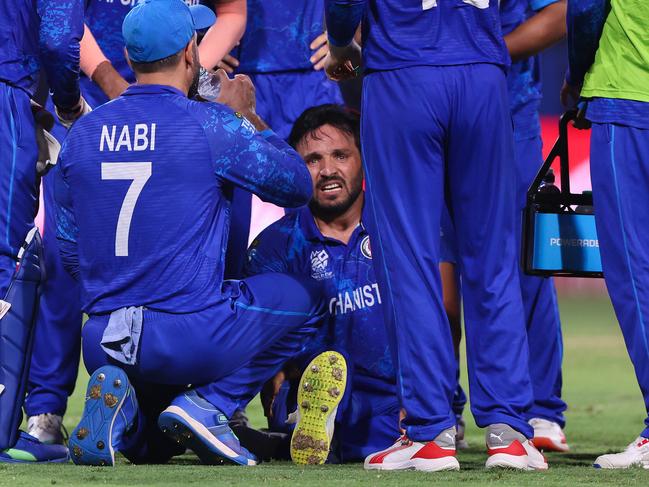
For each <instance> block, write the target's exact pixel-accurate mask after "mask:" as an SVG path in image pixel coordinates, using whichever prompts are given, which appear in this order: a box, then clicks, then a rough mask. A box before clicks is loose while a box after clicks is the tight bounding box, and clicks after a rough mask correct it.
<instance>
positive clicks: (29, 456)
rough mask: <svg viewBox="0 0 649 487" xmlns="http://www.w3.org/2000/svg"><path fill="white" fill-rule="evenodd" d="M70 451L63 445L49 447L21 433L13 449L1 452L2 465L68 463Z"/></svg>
mask: <svg viewBox="0 0 649 487" xmlns="http://www.w3.org/2000/svg"><path fill="white" fill-rule="evenodd" d="M69 461H70V457H69V456H68V449H67V448H66V447H65V446H63V445H47V444H45V443H42V442H40V441H38V440H37V439H36V438H34V437H33V436H31V435H29V434H27V433H25V432H24V431H21V432H20V436H19V437H18V441H17V442H16V444H15V445H14V446H13V448H8V449H6V450H2V451H0V463H67V462H69Z"/></svg>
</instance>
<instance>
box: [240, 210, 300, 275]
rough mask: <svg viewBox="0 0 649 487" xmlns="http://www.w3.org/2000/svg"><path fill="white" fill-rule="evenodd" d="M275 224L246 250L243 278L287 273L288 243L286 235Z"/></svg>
mask: <svg viewBox="0 0 649 487" xmlns="http://www.w3.org/2000/svg"><path fill="white" fill-rule="evenodd" d="M276 226H277V223H273V224H272V225H271V226H270V227H268V228H266V229H265V230H264V231H262V232H261V233H260V234H259V235H258V236H257V238H255V239H254V240H253V241H252V243H251V244H250V247H249V248H248V258H247V259H246V264H245V266H244V269H243V275H244V276H245V277H250V276H254V275H257V274H265V273H267V272H282V273H285V274H286V273H288V272H289V266H288V260H287V256H288V249H287V246H288V243H287V238H286V235H283V234H282V233H281V232H279V231H278V230H277V228H276Z"/></svg>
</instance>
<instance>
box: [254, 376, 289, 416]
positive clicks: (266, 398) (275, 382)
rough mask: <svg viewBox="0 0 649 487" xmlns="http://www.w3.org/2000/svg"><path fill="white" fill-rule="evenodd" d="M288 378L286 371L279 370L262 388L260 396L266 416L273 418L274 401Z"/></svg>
mask: <svg viewBox="0 0 649 487" xmlns="http://www.w3.org/2000/svg"><path fill="white" fill-rule="evenodd" d="M285 380H286V374H285V373H284V371H281V372H278V373H277V375H275V377H273V378H272V379H271V380H269V381H268V382H266V383H265V384H264V387H263V388H262V389H261V393H260V398H261V405H262V407H263V408H264V416H266V417H267V418H268V419H273V403H274V402H275V398H276V397H277V394H279V390H280V389H281V387H282V384H283V383H284V381H285Z"/></svg>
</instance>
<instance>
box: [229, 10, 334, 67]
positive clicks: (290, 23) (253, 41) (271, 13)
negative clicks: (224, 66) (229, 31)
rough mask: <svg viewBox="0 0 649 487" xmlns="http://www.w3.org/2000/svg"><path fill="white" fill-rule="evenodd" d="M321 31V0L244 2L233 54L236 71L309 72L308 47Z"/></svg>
mask: <svg viewBox="0 0 649 487" xmlns="http://www.w3.org/2000/svg"><path fill="white" fill-rule="evenodd" d="M324 31H325V27H324V0H248V22H247V24H246V33H245V34H244V36H243V38H242V39H241V42H240V43H239V46H238V47H236V48H235V49H234V52H233V54H234V56H235V57H236V58H237V59H239V62H240V63H241V64H240V65H239V68H238V70H239V71H240V72H242V73H251V74H255V73H274V72H283V71H303V70H312V69H313V65H312V64H311V61H309V58H310V57H311V49H310V48H309V45H310V44H311V42H312V41H313V40H314V39H315V38H316V37H318V36H319V35H320V34H322V33H323V32H324Z"/></svg>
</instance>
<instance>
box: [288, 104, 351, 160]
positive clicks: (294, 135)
mask: <svg viewBox="0 0 649 487" xmlns="http://www.w3.org/2000/svg"><path fill="white" fill-rule="evenodd" d="M323 125H331V126H332V127H335V128H337V129H338V130H340V131H341V132H344V133H346V134H348V135H351V136H353V137H354V142H355V143H356V147H357V148H358V150H359V151H360V149H361V144H360V129H361V123H360V116H359V114H358V113H357V112H355V111H353V110H351V109H349V108H346V107H344V106H342V105H335V104H333V103H327V104H325V105H318V106H315V107H311V108H307V109H306V110H305V111H304V112H302V115H300V116H299V117H298V119H297V120H296V121H295V123H294V124H293V128H292V129H291V134H290V135H289V136H288V143H289V144H291V146H292V147H293V148H294V149H295V148H296V147H297V145H298V144H299V143H300V141H301V140H302V139H303V138H304V137H306V136H307V135H308V134H314V133H315V131H316V130H318V129H319V128H320V127H322V126H323Z"/></svg>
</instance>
